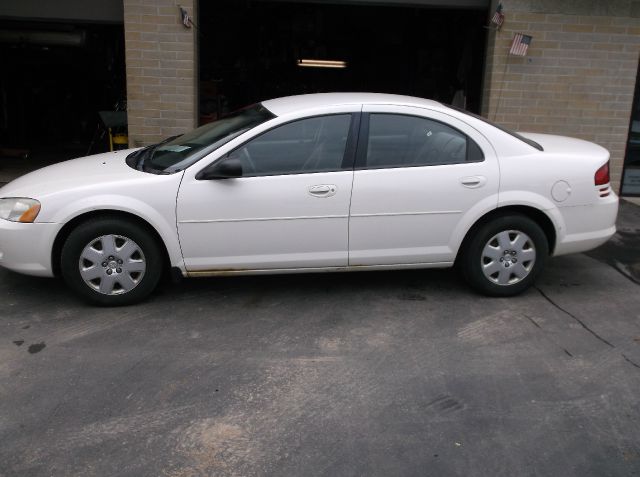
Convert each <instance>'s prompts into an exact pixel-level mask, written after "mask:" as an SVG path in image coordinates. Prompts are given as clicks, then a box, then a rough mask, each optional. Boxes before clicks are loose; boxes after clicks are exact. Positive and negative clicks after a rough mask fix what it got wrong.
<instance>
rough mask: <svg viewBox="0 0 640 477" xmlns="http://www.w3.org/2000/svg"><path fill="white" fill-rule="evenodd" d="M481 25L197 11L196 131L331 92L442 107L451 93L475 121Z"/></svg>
mask: <svg viewBox="0 0 640 477" xmlns="http://www.w3.org/2000/svg"><path fill="white" fill-rule="evenodd" d="M486 24H487V10H486V8H476V9H470V8H444V7H440V6H437V7H434V6H424V5H421V6H416V5H413V6H406V5H391V4H386V5H372V4H365V5H357V4H353V3H331V4H327V3H326V2H323V3H313V2H273V1H244V2H238V1H237V0H235V1H234V0H222V1H216V2H200V6H199V23H198V33H199V55H200V63H199V67H200V123H206V122H209V121H212V120H215V119H216V118H217V117H218V116H220V115H222V114H224V113H226V112H228V111H231V110H234V109H237V108H239V107H242V106H244V105H247V104H251V103H254V102H257V101H261V100H265V99H269V98H274V97H279V96H287V95H292V94H303V93H318V92H329V91H369V92H381V93H397V94H407V95H413V96H420V97H426V98H431V99H435V100H438V101H442V102H444V103H451V102H452V101H453V99H454V96H455V95H456V93H458V94H457V99H456V102H457V105H459V106H463V107H465V108H466V109H468V110H470V111H472V112H476V113H477V112H479V109H480V95H481V85H482V73H483V68H484V56H485V47H486V34H487V30H486V28H485V25H486ZM300 60H322V61H327V60H328V61H335V62H339V63H337V64H333V65H332V66H342V67H333V68H329V67H301V66H300V65H299V62H300ZM325 66H326V65H325ZM461 96H464V97H465V100H464V101H463V100H462V99H461Z"/></svg>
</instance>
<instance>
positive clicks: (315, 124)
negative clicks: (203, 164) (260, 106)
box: [229, 114, 351, 177]
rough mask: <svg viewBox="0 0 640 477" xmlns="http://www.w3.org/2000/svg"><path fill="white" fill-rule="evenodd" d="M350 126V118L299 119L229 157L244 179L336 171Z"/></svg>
mask: <svg viewBox="0 0 640 477" xmlns="http://www.w3.org/2000/svg"><path fill="white" fill-rule="evenodd" d="M350 124H351V115H350V114H337V115H331V116H317V117H313V118H306V119H301V120H298V121H294V122H291V123H287V124H283V125H282V126H279V127H277V128H274V129H271V130H269V131H267V132H265V133H264V134H261V135H260V136H258V137H257V138H254V139H252V140H251V141H249V142H248V143H246V144H245V145H244V146H242V147H240V148H238V149H236V150H235V151H232V152H231V153H230V154H229V157H234V158H238V159H240V161H241V162H242V169H243V176H245V177H252V176H271V175H281V174H306V173H312V172H328V171H339V170H341V169H342V160H343V158H344V151H345V147H346V144H347V136H348V135H349V126H350Z"/></svg>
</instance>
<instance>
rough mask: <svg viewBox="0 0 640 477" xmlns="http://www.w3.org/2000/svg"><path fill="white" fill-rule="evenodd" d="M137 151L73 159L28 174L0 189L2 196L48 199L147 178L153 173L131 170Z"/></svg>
mask: <svg viewBox="0 0 640 477" xmlns="http://www.w3.org/2000/svg"><path fill="white" fill-rule="evenodd" d="M134 150H135V149H127V150H122V151H114V152H106V153H104V154H97V155H95V156H87V157H81V158H78V159H71V160H70V161H64V162H60V163H58V164H53V165H51V166H47V167H43V168H42V169H38V170H36V171H33V172H30V173H29V174H25V175H24V176H21V177H18V178H17V179H15V180H13V181H12V182H9V183H8V184H6V185H5V186H4V187H2V188H0V197H33V196H34V195H37V196H38V198H41V197H46V196H47V195H49V194H51V193H55V192H57V191H60V190H65V189H74V188H75V189H77V188H82V187H91V186H93V185H96V184H104V183H108V182H114V181H117V182H122V181H125V180H128V179H143V178H144V177H145V176H149V177H150V178H151V177H153V175H152V174H147V173H145V172H141V171H137V170H135V169H132V168H131V167H129V166H128V165H127V164H126V162H125V160H126V158H127V156H128V155H129V154H131V153H132V152H133V151H134Z"/></svg>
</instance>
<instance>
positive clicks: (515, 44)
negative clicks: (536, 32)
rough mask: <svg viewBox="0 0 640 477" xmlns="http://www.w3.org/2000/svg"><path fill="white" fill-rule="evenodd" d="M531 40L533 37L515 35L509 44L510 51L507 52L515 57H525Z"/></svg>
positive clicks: (520, 34)
mask: <svg viewBox="0 0 640 477" xmlns="http://www.w3.org/2000/svg"><path fill="white" fill-rule="evenodd" d="M532 39H533V37H531V36H529V35H523V34H522V33H516V34H515V35H514V37H513V41H512V42H511V49H510V50H509V54H510V55H516V56H525V55H526V54H527V49H528V48H529V45H530V44H531V40H532Z"/></svg>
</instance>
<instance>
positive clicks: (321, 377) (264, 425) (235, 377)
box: [0, 203, 640, 477]
mask: <svg viewBox="0 0 640 477" xmlns="http://www.w3.org/2000/svg"><path fill="white" fill-rule="evenodd" d="M619 228H620V231H619V233H618V234H617V235H616V236H615V237H614V238H613V239H612V240H611V241H610V242H609V243H608V244H606V245H605V246H603V247H602V248H600V249H598V250H596V251H594V252H592V253H590V254H589V255H586V254H578V255H571V256H566V257H557V258H553V259H551V260H550V262H549V266H548V268H547V269H546V271H545V272H544V273H543V275H542V276H541V278H540V280H539V281H538V284H537V286H536V287H535V288H533V289H531V290H529V291H528V292H526V293H525V294H523V295H521V296H518V297H515V298H508V299H496V298H485V297H482V296H479V295H477V294H475V293H473V292H472V291H471V290H470V289H469V288H467V286H466V285H465V284H464V283H463V282H462V281H461V280H460V279H459V278H458V277H457V276H456V274H455V272H453V271H452V270H426V271H419V270H416V271H406V272H404V271H403V272H370V273H365V272H361V273H349V274H314V275H291V276H271V277H269V276H260V277H244V278H242V277H237V278H216V279H192V280H185V281H184V282H183V283H181V284H179V285H171V284H168V283H166V284H164V285H163V287H162V289H161V290H159V291H158V292H157V293H156V294H155V295H154V296H153V297H152V298H151V299H150V300H148V301H146V302H145V303H143V304H140V305H138V306H133V307H128V308H117V309H105V308H92V307H89V306H86V305H84V304H83V303H81V302H79V301H78V300H77V299H76V298H75V297H74V296H73V295H71V293H70V292H68V291H67V289H66V288H65V287H64V286H63V285H62V284H61V283H59V282H57V281H55V280H49V279H38V278H32V277H26V276H21V275H17V274H14V273H11V272H8V271H5V270H1V271H0V297H1V300H0V476H14V475H20V476H31V475H34V476H173V477H186V476H218V475H220V476H222V475H237V476H254V475H255V476H257V475H277V476H364V475H366V476H370V475H371V476H391V475H393V476H396V475H397V476H400V475H403V476H405V475H407V476H413V475H420V476H550V475H562V476H565V477H568V476H581V477H583V476H599V477H600V476H633V475H640V405H639V402H640V400H639V394H640V393H639V391H640V293H639V291H640V289H639V288H638V285H639V283H640V234H638V232H639V231H640V207H637V206H635V205H632V204H628V203H623V206H622V209H621V216H620V221H619Z"/></svg>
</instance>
